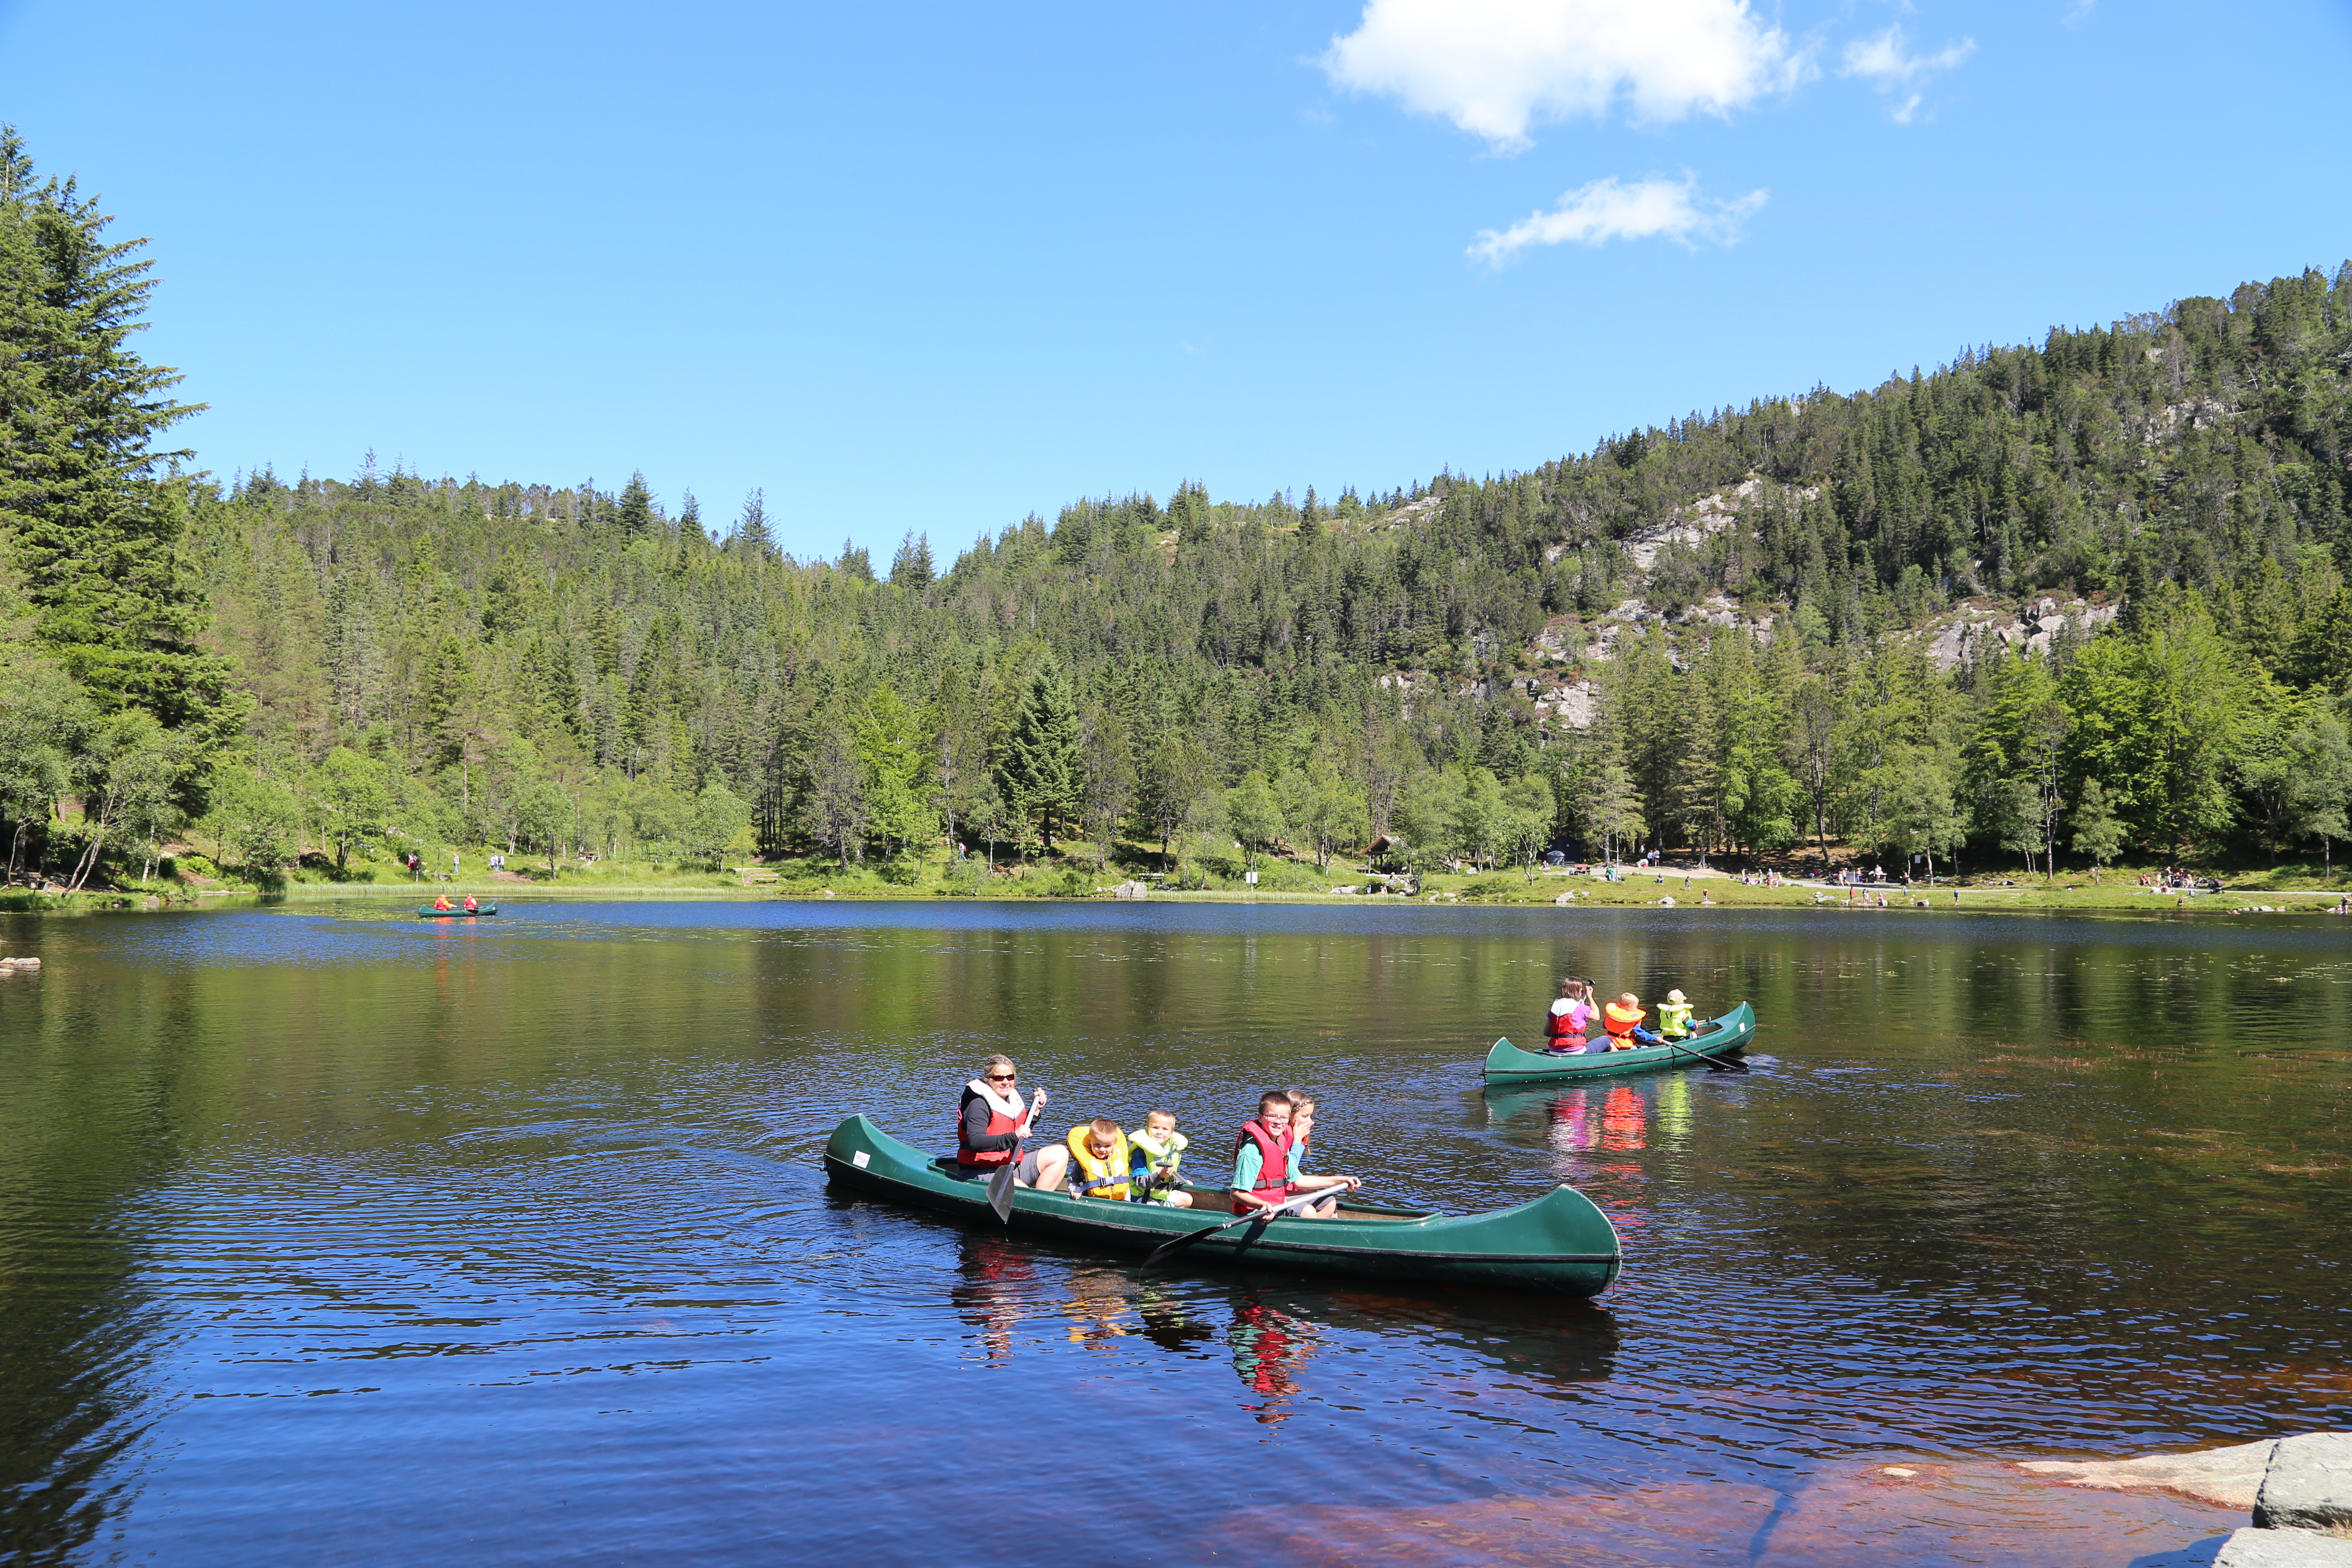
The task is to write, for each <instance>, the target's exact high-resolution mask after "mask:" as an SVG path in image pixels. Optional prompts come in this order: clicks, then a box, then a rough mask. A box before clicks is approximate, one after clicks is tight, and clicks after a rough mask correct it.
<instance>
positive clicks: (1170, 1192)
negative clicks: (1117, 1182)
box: [1127, 1110, 1192, 1209]
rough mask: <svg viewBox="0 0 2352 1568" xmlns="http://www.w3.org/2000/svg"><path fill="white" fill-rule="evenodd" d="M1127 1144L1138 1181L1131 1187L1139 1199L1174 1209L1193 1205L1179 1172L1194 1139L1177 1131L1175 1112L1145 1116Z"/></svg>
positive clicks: (1162, 1111) (1158, 1111)
mask: <svg viewBox="0 0 2352 1568" xmlns="http://www.w3.org/2000/svg"><path fill="white" fill-rule="evenodd" d="M1127 1146H1128V1149H1129V1151H1130V1152H1131V1155H1132V1158H1133V1160H1134V1163H1135V1180H1134V1181H1133V1182H1132V1183H1130V1184H1129V1190H1130V1191H1132V1192H1133V1193H1134V1194H1136V1197H1137V1199H1138V1200H1139V1201H1140V1202H1143V1203H1147V1204H1163V1205H1167V1206H1168V1207H1170V1208H1171V1209H1188V1208H1191V1207H1192V1194H1190V1193H1188V1192H1185V1191H1184V1190H1183V1189H1182V1188H1181V1187H1179V1186H1178V1185H1177V1184H1178V1183H1179V1182H1181V1181H1182V1180H1183V1178H1182V1177H1181V1176H1180V1175H1179V1174H1177V1172H1176V1167H1177V1165H1178V1163H1180V1162H1181V1161H1182V1160H1183V1158H1184V1151H1185V1150H1187V1149H1189V1148H1191V1147H1192V1141H1191V1140H1190V1139H1188V1138H1186V1137H1185V1136H1184V1134H1182V1133H1181V1132H1179V1131H1176V1113H1175V1112H1174V1111H1172V1110H1155V1111H1153V1112H1151V1113H1150V1115H1148V1116H1146V1117H1145V1118H1144V1119H1143V1125H1142V1126H1140V1127H1139V1128H1137V1129H1136V1130H1135V1131H1132V1132H1130V1133H1129V1134H1128V1135H1127Z"/></svg>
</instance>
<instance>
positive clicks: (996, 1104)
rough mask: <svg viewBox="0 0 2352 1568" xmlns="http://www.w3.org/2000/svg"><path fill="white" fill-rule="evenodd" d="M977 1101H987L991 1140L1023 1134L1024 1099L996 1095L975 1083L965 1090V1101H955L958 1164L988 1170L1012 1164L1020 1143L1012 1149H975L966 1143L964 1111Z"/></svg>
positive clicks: (1016, 1096)
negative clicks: (1022, 1107) (1005, 1135)
mask: <svg viewBox="0 0 2352 1568" xmlns="http://www.w3.org/2000/svg"><path fill="white" fill-rule="evenodd" d="M973 1100H986V1101H988V1129H987V1135H988V1136H989V1137H991V1138H1001V1137H1003V1135H1004V1134H1005V1133H1007V1132H1013V1131H1019V1130H1020V1126H1021V1097H1020V1096H1019V1095H1017V1094H1013V1095H999V1094H996V1093H995V1092H993V1091H992V1090H991V1089H989V1087H988V1086H987V1085H986V1084H984V1083H982V1082H981V1081H980V1080H979V1079H972V1081H971V1082H970V1083H968V1084H965V1085H964V1086H963V1098H962V1099H961V1100H958V1101H956V1163H957V1164H959V1165H977V1166H980V1167H982V1168H983V1169H986V1170H993V1169H995V1168H996V1167H997V1166H999V1165H1003V1164H1007V1163H1011V1161H1012V1159H1013V1155H1014V1154H1015V1153H1017V1152H1019V1151H1020V1145H1019V1144H1017V1143H1016V1144H1014V1145H1013V1147H1012V1148H1010V1149H975V1148H973V1147H972V1146H971V1144H969V1143H966V1142H964V1141H963V1113H964V1110H965V1108H966V1107H968V1106H970V1105H971V1102H972V1101H973ZM1008 1107H1010V1109H1007V1108H1008Z"/></svg>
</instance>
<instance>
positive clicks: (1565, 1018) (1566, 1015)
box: [1544, 997, 1584, 1040]
mask: <svg viewBox="0 0 2352 1568" xmlns="http://www.w3.org/2000/svg"><path fill="white" fill-rule="evenodd" d="M1566 1000H1567V999H1566V998H1565V997H1563V998H1562V999H1561V1001H1562V1002H1564V1001H1566ZM1575 1014H1576V1009H1575V1007H1574V1005H1567V1006H1563V1005H1560V1003H1559V1002H1555V1003H1553V1004H1552V1006H1551V1010H1550V1011H1549V1012H1548V1013H1546V1014H1545V1015H1544V1038H1545V1039H1547V1040H1560V1039H1566V1038H1567V1037H1570V1036H1571V1035H1573V1036H1574V1037H1576V1038H1578V1039H1579V1040H1581V1039H1583V1038H1584V1031H1583V1030H1581V1029H1580V1028H1578V1027H1577V1026H1575V1024H1573V1023H1571V1022H1570V1019H1572V1018H1573V1017H1574V1016H1575Z"/></svg>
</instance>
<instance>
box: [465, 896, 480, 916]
mask: <svg viewBox="0 0 2352 1568" xmlns="http://www.w3.org/2000/svg"><path fill="white" fill-rule="evenodd" d="M480 907H481V906H480V905H478V904H477V903H475V902H474V895H473V894H471V893H467V895H466V912H467V914H469V915H470V914H472V913H473V912H474V911H475V910H477V909H478V908H480Z"/></svg>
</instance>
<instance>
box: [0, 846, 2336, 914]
mask: <svg viewBox="0 0 2352 1568" xmlns="http://www.w3.org/2000/svg"><path fill="white" fill-rule="evenodd" d="M467 858H468V859H470V860H472V862H473V864H474V865H475V866H476V867H477V868H479V869H478V871H477V872H476V873H475V874H468V875H461V876H459V877H457V879H450V878H448V877H446V876H435V877H419V878H412V877H411V875H410V874H409V872H408V871H406V870H405V869H404V868H401V867H400V866H398V865H397V864H395V863H394V862H391V861H383V862H369V861H354V862H352V864H351V865H350V866H348V867H346V868H341V869H340V870H339V869H337V868H334V867H332V866H331V865H329V864H326V863H324V862H319V863H313V864H306V865H304V866H302V867H299V868H289V870H288V871H287V872H286V874H284V875H283V876H282V877H279V878H278V879H273V880H270V881H268V882H266V883H256V882H254V881H250V880H242V879H236V878H235V877H234V876H232V875H226V874H224V873H222V872H221V870H220V868H216V867H214V866H212V865H211V864H210V863H209V862H206V861H204V860H202V859H201V858H198V857H194V856H190V857H185V858H183V859H182V860H181V861H179V862H176V863H174V864H173V865H172V867H171V875H169V876H168V877H167V878H159V879H156V880H155V881H153V882H151V883H146V884H139V885H133V886H130V887H125V888H116V889H101V890H96V891H89V892H82V893H65V892H61V891H57V890H47V891H41V890H34V889H7V890H5V892H0V910H57V911H70V910H105V909H139V908H162V907H165V906H169V905H180V906H186V905H190V904H197V905H206V906H213V907H218V906H220V905H223V904H228V903H244V902H253V901H259V900H268V901H271V902H277V901H281V900H284V901H294V902H308V901H312V900H320V901H325V900H386V901H392V902H407V901H414V902H416V903H424V902H427V901H429V900H431V899H432V898H433V897H434V896H435V895H436V894H438V893H448V894H450V895H451V896H452V897H462V896H463V895H465V894H467V893H471V894H473V895H474V896H475V897H477V898H478V899H483V900H493V901H494V900H499V899H532V898H547V897H557V898H712V899H755V900H770V899H779V898H784V899H792V898H805V899H853V900H856V899H866V900H872V899H909V898H914V899H932V898H971V899H987V900H1010V899H1040V898H1042V899H1095V898H1106V899H1107V898H1108V897H1110V895H1111V889H1113V888H1114V887H1115V886H1117V885H1118V883H1119V882H1121V881H1122V880H1125V879H1129V877H1131V876H1136V875H1139V873H1137V872H1135V871H1133V870H1131V869H1129V868H1122V867H1121V865H1120V864H1119V863H1118V861H1114V862H1112V863H1111V864H1110V865H1109V866H1108V868H1103V867H1097V865H1095V864H1093V863H1091V862H1089V861H1084V860H1078V859H1075V858H1055V859H1050V860H1045V861H1041V862H1005V863H1000V864H998V865H995V866H993V867H991V866H989V865H987V864H985V863H983V862H982V860H981V859H980V858H963V859H955V858H950V857H949V856H947V855H946V854H944V853H940V854H934V855H932V856H930V857H928V858H922V859H914V858H906V859H901V860H898V861H896V862H892V863H888V864H882V863H866V864H853V865H850V866H848V867H844V866H842V865H841V864H840V863H839V862H838V861H835V860H832V859H827V858H798V859H787V860H781V861H777V862H772V863H769V864H764V865H760V866H756V867H751V868H724V869H714V868H711V867H709V866H701V865H664V864H659V863H648V862H632V863H625V864H605V865H572V866H563V867H560V868H557V869H555V870H554V871H552V872H551V871H550V869H549V868H548V867H547V866H546V865H545V864H544V863H541V864H539V865H535V866H533V865H526V866H520V867H516V868H510V869H509V870H506V871H502V872H496V873H493V872H491V871H489V870H488V868H487V861H488V855H487V853H486V852H485V853H481V854H478V855H476V856H469V857H467ZM1122 859H1125V860H1126V861H1128V863H1129V866H1130V867H1132V866H1133V865H1135V864H1137V863H1148V859H1149V858H1148V857H1147V856H1146V855H1144V854H1143V853H1142V852H1140V851H1134V852H1131V853H1130V854H1129V855H1126V856H1123V857H1122ZM2329 869H2330V870H2333V871H2334V875H2333V877H2332V878H2328V879H2323V876H2322V874H2321V872H2322V868H2320V867H2317V866H2312V867H2286V868H2263V869H2260V870H2253V871H2247V872H2242V873H2239V874H2236V875H2227V874H2225V875H2224V876H2223V877H2222V878H2221V881H2222V883H2223V887H2222V889H2221V891H2220V892H2218V893H2196V894H2188V893H2178V892H2158V891H2156V890H2155V889H2153V888H2152V887H2148V886H2142V885H2141V883H2140V878H2141V877H2142V876H2143V875H2144V874H2147V873H2144V872H2143V871H2142V870H2140V869H2138V868H2123V869H2119V870H2113V871H2109V872H2108V873H2106V874H2105V876H2104V877H2102V878H2101V879H2098V880H2095V881H2094V880H2093V879H2090V878H2089V877H2087V876H2082V875H2077V876H2061V877H2058V878H2056V879H2041V878H2033V879H2027V878H2024V877H2022V876H2018V875H2014V874H2000V875H1987V876H1972V877H1964V878H1960V879H1941V880H1939V881H1938V882H1937V885H1936V886H1934V887H1932V888H1930V887H1928V886H1927V885H1926V884H1924V883H1922V884H1921V885H1919V886H1917V887H1916V888H1912V889H1905V888H1904V887H1903V886H1902V885H1901V884H1900V883H1892V884H1888V885H1885V886H1884V887H1876V886H1874V887H1871V888H1869V889H1855V890H1853V891H1852V892H1851V893H1850V892H1849V890H1848V889H1843V888H1840V887H1835V886H1831V885H1824V884H1821V883H1818V882H1809V881H1792V882H1783V883H1781V884H1780V885H1779V886H1776V887H1763V886H1759V885H1751V884H1749V883H1748V882H1745V881H1743V880H1742V879H1739V878H1738V877H1736V876H1728V875H1726V874H1724V873H1722V872H1720V871H1717V870H1715V869H1713V868H1702V867H1696V866H1692V867H1680V866H1677V867H1672V868H1667V869H1665V870H1664V871H1663V872H1651V871H1627V872H1626V873H1625V874H1624V876H1623V879H1622V880H1603V879H1599V878H1596V877H1593V876H1591V875H1590V874H1578V873H1574V872H1570V871H1566V870H1550V869H1545V870H1541V871H1538V872H1537V873H1535V874H1534V875H1533V876H1529V875H1528V874H1527V873H1526V872H1525V871H1523V870H1520V869H1517V868H1513V869H1508V870H1504V871H1496V872H1485V873H1479V874H1472V875H1462V874H1454V873H1449V872H1444V871H1433V872H1429V873H1426V874H1424V875H1423V877H1422V878H1421V879H1420V881H1419V884H1418V887H1417V888H1416V889H1415V890H1414V891H1413V892H1412V893H1411V894H1397V893H1388V892H1381V891H1367V890H1366V889H1377V888H1379V887H1380V886H1381V882H1380V879H1378V877H1377V876H1376V875H1375V874H1374V873H1372V872H1370V870H1369V869H1368V868H1365V867H1363V866H1361V865H1360V864H1358V863H1355V862H1351V861H1348V860H1343V859H1334V860H1333V861H1332V862H1331V863H1330V864H1329V865H1328V867H1325V868H1321V869H1319V870H1318V868H1316V867H1315V866H1314V865H1313V863H1312V862H1311V861H1293V860H1286V859H1279V858H1267V859H1265V860H1264V861H1262V862H1261V863H1260V883H1259V886H1258V887H1257V888H1255V889H1251V888H1249V887H1247V886H1246V885H1244V882H1243V880H1242V870H1241V868H1240V866H1239V865H1238V864H1234V865H1232V866H1230V867H1227V866H1223V865H1218V864H1214V863H1212V864H1209V865H1206V866H1204V865H1202V864H1201V863H1197V862H1195V863H1192V864H1191V865H1188V866H1187V867H1186V868H1184V872H1183V876H1182V880H1183V881H1184V882H1185V883H1187V884H1189V885H1187V886H1182V887H1174V886H1169V885H1168V884H1166V883H1164V882H1161V881H1158V880H1154V881H1151V882H1150V884H1149V886H1150V895H1149V896H1150V898H1152V899H1154V900H1163V901H1176V902H1199V903H1331V904H1349V903H1352V904H1358V905H1366V904H1381V905H1391V906H1393V905H1400V904H1405V903H1413V904H1420V905H1428V904H1432V903H1438V904H1446V903H1459V904H1481V905H1498V904H1521V905H1552V906H1560V907H1565V908H1569V909H1592V908H1604V909H1613V908H1634V907H1647V908H1652V909H1657V908H1664V907H1668V905H1667V900H1672V905H1671V907H1673V908H1675V909H1732V908H1741V909H1752V908H1763V909H1828V908H1835V909H1860V908H1869V909H1873V910H1875V909H1877V908H1879V907H1880V905H1879V900H1880V898H1881V897H1882V896H1883V897H1884V898H1885V908H1887V909H1888V910H1909V911H1911V912H1915V913H1917V912H1928V913H1948V912H1951V911H1953V910H1961V911H1964V912H1979V911H1983V910H2107V911H2111V912H2116V913H2126V914H2151V915H2152V914H2165V915H2179V914H2199V915H2212V914H2256V915H2259V914H2263V913H2269V912H2294V911H2298V910H2300V911H2310V910H2319V909H2332V908H2334V907H2335V906H2336V904H2337V903H2338V902H2339V901H2340V900H2344V899H2345V898H2346V897H2347V893H2352V875H2347V873H2346V872H2344V871H2343V870H2340V869H2336V868H2329ZM2149 880H2150V881H2151V882H2152V881H2153V880H2154V878H2153V876H2152V875H2149ZM1955 895H1957V897H1956V896H1955Z"/></svg>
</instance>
